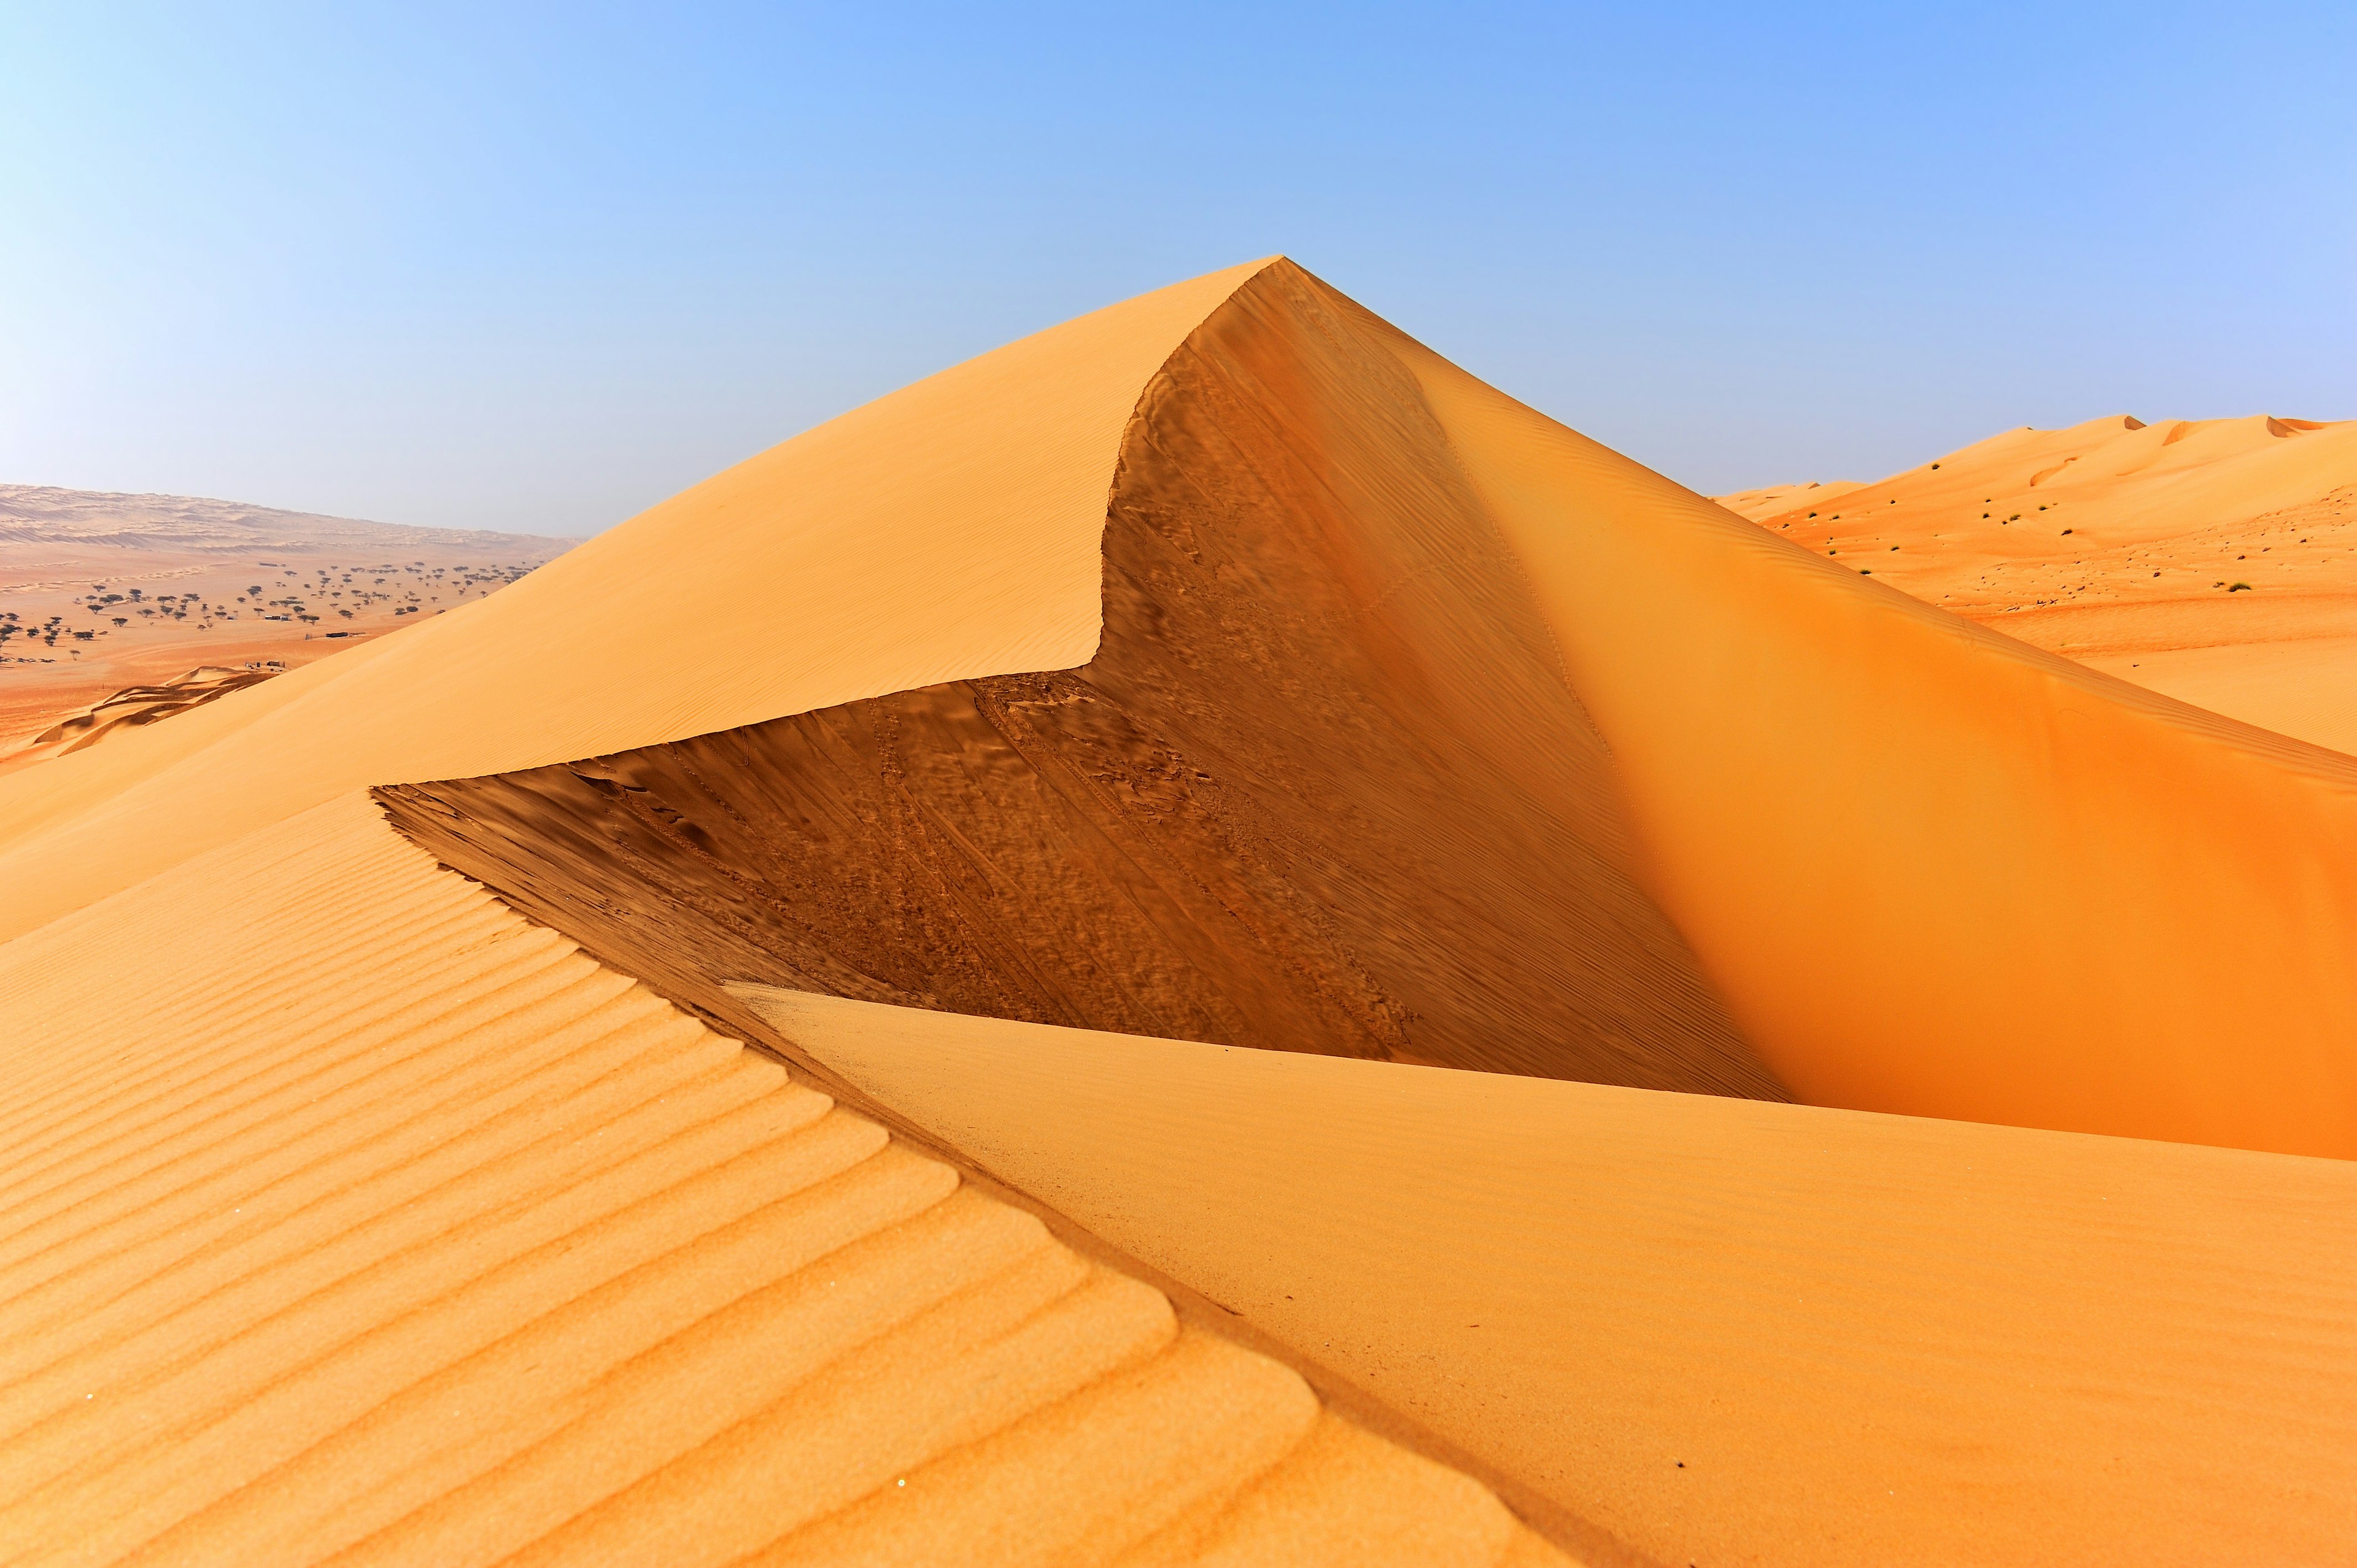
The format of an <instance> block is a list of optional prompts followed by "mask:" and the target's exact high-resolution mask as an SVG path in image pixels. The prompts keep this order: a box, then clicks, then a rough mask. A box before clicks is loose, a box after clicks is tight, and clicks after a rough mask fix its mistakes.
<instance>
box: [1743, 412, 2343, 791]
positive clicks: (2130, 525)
mask: <svg viewBox="0 0 2357 1568" xmlns="http://www.w3.org/2000/svg"><path fill="white" fill-rule="evenodd" d="M1779 489H1789V487H1780V488H1779ZM1775 494H1777V492H1776V491H1748V492H1745V493H1744V494H1743V495H1741V496H1728V497H1721V498H1720V500H1721V503H1722V504H1724V505H1728V506H1730V507H1732V509H1733V510H1736V511H1738V512H1740V513H1742V514H1743V515H1745V516H1747V517H1751V518H1755V519H1757V520H1759V521H1761V522H1762V524H1763V526H1765V527H1767V528H1769V529H1770V531H1771V532H1777V533H1780V534H1781V535H1783V536H1784V537H1786V538H1789V539H1792V541H1794V542H1797V543H1800V544H1801V545H1803V547H1805V548H1807V549H1810V550H1814V551H1817V552H1819V553H1826V554H1828V555H1829V556H1830V557H1832V558H1835V559H1838V560H1839V561H1840V562H1841V563H1842V564H1844V565H1848V566H1853V567H1856V568H1858V569H1861V570H1867V571H1871V572H1872V573H1873V574H1874V575H1875V576H1876V577H1877V578H1878V579H1881V580H1884V581H1887V582H1889V583H1890V584H1892V585H1895V586H1898V587H1900V588H1904V589H1906V590H1907V591H1908V592H1909V593H1910V594H1913V595H1915V596H1917V597H1919V598H1921V599H1924V600H1926V601H1928V602H1930V603H1932V604H1936V605H1939V606H1941V607H1943V608H1946V609H1951V610H1953V611H1955V612H1956V613H1957V614H1959V615H1962V616H1964V617H1966V618H1970V619H1973V620H1976V621H1979V622H1981V623H1982V624H1984V625H1988V626H1995V627H1996V628H1999V629H2001V630H2003V631H2005V632H2007V633H2008V634H2009V635H2011V636H2014V637H2018V638H2020V639H2023V640H2024V641H2026V642H2030V643H2034V644H2035V645H2037V646H2038V647H2040V648H2044V649H2048V650H2051V651H2054V652H2059V653H2066V654H2068V655H2070V656H2071V657H2072V658H2073V659H2077V660H2083V661H2084V662H2086V663H2089V664H2091V665H2093V666H2094V667H2095V668H2097V669H2100V670H2103V671H2107V672H2108V673H2111V674H2115V675H2118V676H2122V677H2123V678H2125V679H2127V680H2130V681H2134V682H2136V683H2138V684H2140V685H2144V686H2147V687H2150V688H2151V689H2152V690H2154V691H2157V692H2164V693H2168V694H2169V695H2170V696H2173V697H2178V698H2180V699H2183V700H2184V701H2187V702H2190V703H2197V704H2198V705H2201V706H2203V707H2209V708H2213V709H2215V710H2216V711H2218V712H2220V713H2222V714H2229V715H2231V716H2233V717H2234V718H2238V719H2242V720H2244V721H2245V722H2247V723H2251V724H2256V725H2262V726H2263V727H2266V728H2269V729H2276V730H2280V731H2282V732H2283V733H2285V734H2287V735H2294V736H2299V737H2300V738H2301V739H2303V740H2309V741H2314V742H2316V743H2318V744H2319V745H2324V746H2333V747H2335V748H2336V749H2339V750H2342V751H2357V704H2352V698H2351V695H2350V693H2351V690H2352V687H2351V682H2352V680H2357V421H2348V422H2342V423H2339V424H2319V423H2317V422H2315V421H2311V420H2301V419H2276V418H2272V417H2269V416H2267V415H2265V414H2259V415H2254V416H2252V417H2250V418H2247V419H2209V420H2182V419H2178V420H2159V421H2156V422H2154V423H2153V424H2144V423H2142V422H2141V421H2138V420H2136V419H2132V418H2127V417H2125V416H2118V415H2115V416H2113V417H2111V418H2106V419H2093V420H2089V421H2088V422H2086V423H2085V424H2077V425H2073V426H2071V427H2070V428H2068V429H2064V430H2031V429H2028V428H2024V429H2019V430H2009V431H2007V432H2005V433H2003V434H2002V435H1995V436H1992V437H1990V438H1989V439H1988V440H1986V441H1982V442H1978V443H1976V444H1975V445H1973V446H1967V447H1964V449H1962V450H1961V451H1956V452H1951V453H1948V454H1946V455H1945V456H1942V457H1940V458H1939V459H1937V460H1936V461H1934V462H1932V463H1926V464H1922V465H1920V466H1918V467H1913V468H1910V469H1908V470H1906V471H1905V472H1904V473H1900V474H1894V475H1892V476H1890V477H1889V478H1887V479H1883V480H1880V481H1878V482H1877V483H1874V484H1871V485H1865V486H1858V487H1855V488H1854V489H1850V490H1848V491H1846V492H1845V493H1842V494H1839V495H1825V494H1822V493H1809V494H1802V493H1794V494H1792V495H1791V496H1790V497H1789V498H1785V499H1782V502H1781V504H1773V503H1769V504H1761V503H1760V498H1763V497H1768V496H1771V495H1775Z"/></svg>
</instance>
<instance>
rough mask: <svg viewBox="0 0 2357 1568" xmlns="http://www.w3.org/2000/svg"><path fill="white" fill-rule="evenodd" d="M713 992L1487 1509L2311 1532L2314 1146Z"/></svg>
mask: <svg viewBox="0 0 2357 1568" xmlns="http://www.w3.org/2000/svg"><path fill="white" fill-rule="evenodd" d="M745 994H746V995H747V998H748V1001H750V1002H751V1003H753V1004H756V1005H758V1006H759V1008H760V1009H761V1010H762V1011H763V1012H764V1014H765V1015H767V1016H768V1017H769V1018H770V1020H771V1021H772V1023H773V1024H774V1026H776V1027H777V1028H778V1029H779V1030H780V1033H782V1034H784V1035H785V1036H789V1037H791V1039H793V1040H794V1041H796V1042H797V1043H798V1044H799V1046H800V1047H802V1049H803V1050H805V1051H808V1052H810V1053H811V1054H812V1055H813V1056H814V1057H816V1058H818V1059H819V1060H820V1061H822V1062H823V1063H825V1064H826V1065H827V1066H828V1067H829V1068H831V1069H834V1070H835V1071H837V1072H840V1073H842V1074H844V1075H845V1077H846V1078H847V1079H849V1081H851V1082H853V1083H856V1084H857V1085H859V1086H860V1087H862V1088H863V1089H865V1090H867V1091H868V1092H869V1093H871V1094H873V1095H874V1096H876V1098H877V1100H878V1101H881V1102H882V1103H884V1104H886V1105H888V1106H890V1107H891V1108H892V1109H893V1110H895V1111H897V1112H899V1113H900V1114H902V1115H905V1116H908V1117H910V1118H912V1119H914V1120H916V1121H917V1122H920V1123H921V1124H923V1125H924V1126H926V1127H927V1128H929V1129H930V1130H931V1132H932V1133H934V1134H935V1135H936V1136H938V1137H940V1138H942V1140H943V1141H944V1142H945V1143H946V1144H949V1145H950V1146H951V1147H952V1148H954V1149H956V1150H957V1151H959V1152H960V1154H962V1155H963V1156H964V1157H965V1158H967V1159H969V1160H971V1161H973V1162H974V1164H976V1165H978V1166H980V1167H981V1168H982V1169H984V1170H985V1171H987V1172H989V1173H991V1174H992V1175H994V1176H996V1177H997V1178H998V1179H1000V1180H1002V1181H1005V1182H1007V1183H1010V1184H1012V1185H1014V1186H1017V1187H1020V1188H1022V1189H1023V1190H1025V1191H1027V1192H1029V1193H1032V1194H1034V1195H1035V1196H1037V1197H1039V1198H1041V1199H1042V1200H1044V1201H1046V1202H1048V1203H1049V1204H1050V1205H1052V1206H1053V1207H1055V1208H1057V1209H1059V1210H1060V1212H1062V1213H1064V1214H1067V1215H1069V1216H1071V1217H1072V1218H1073V1219H1076V1220H1078V1221H1080V1222H1081V1223H1082V1224H1085V1225H1088V1226H1090V1227H1092V1229H1093V1230H1096V1231H1097V1233H1098V1234H1100V1235H1102V1236H1103V1237H1105V1238H1106V1239H1107V1240H1111V1241H1112V1242H1113V1243H1114V1244H1115V1245H1117V1246H1119V1247H1121V1248H1123V1249H1124V1250H1125V1251H1127V1252H1129V1253H1130V1254H1131V1255H1133V1256H1135V1257H1138V1258H1142V1259H1144V1260H1146V1261H1147V1262H1149V1263H1150V1264H1151V1265H1152V1266H1153V1267H1155V1268H1157V1269H1158V1270H1160V1271H1162V1272H1163V1273H1167V1274H1168V1275H1170V1276H1172V1277H1174V1278H1175V1279H1177V1280H1179V1281H1181V1282H1183V1283H1186V1284H1188V1285H1190V1286H1192V1287H1193V1288H1194V1289H1196V1290H1199V1291H1200V1292H1203V1293H1204V1294H1208V1295H1210V1296H1211V1297H1213V1298H1214V1299H1216V1300H1218V1301H1220V1302H1222V1303H1224V1304H1225V1305H1227V1306H1229V1307H1230V1308H1231V1309H1232V1310H1233V1311H1235V1312H1236V1313H1238V1314H1240V1315H1241V1316H1243V1319H1244V1320H1245V1321H1247V1322H1249V1323H1251V1324H1253V1325H1254V1326H1257V1327H1260V1328H1262V1329H1263V1330H1265V1332H1267V1333H1269V1334H1271V1335H1273V1336H1274V1337H1275V1338H1276V1339H1277V1340H1278V1341H1279V1342H1280V1343H1282V1344H1284V1345H1286V1346H1288V1347H1290V1348H1293V1349H1295V1350H1296V1351H1297V1352H1298V1353H1300V1354H1303V1355H1305V1356H1307V1357H1309V1358H1312V1359H1316V1360H1318V1362H1320V1363H1322V1364H1323V1366H1324V1367H1325V1369H1327V1370H1328V1371H1329V1373H1331V1374H1334V1375H1337V1376H1339V1377H1340V1378H1342V1379H1345V1380H1349V1381H1351V1382H1352V1383H1354V1384H1356V1385H1357V1386H1358V1387H1360V1388H1361V1389H1363V1390H1365V1391H1368V1392H1370V1393H1371V1394H1372V1396H1373V1397H1375V1398H1376V1399H1378V1400H1381V1401H1383V1402H1386V1403H1388V1404H1389V1405H1391V1406H1392V1407H1394V1408H1395V1409H1398V1410H1402V1411H1405V1412H1409V1413H1410V1414H1412V1415H1413V1416H1414V1417H1415V1419H1416V1420H1418V1421H1419V1422H1420V1423H1424V1425H1425V1426H1426V1428H1428V1429H1429V1430H1431V1431H1434V1432H1436V1433H1437V1434H1439V1435H1440V1436H1441V1437H1442V1438H1443V1439H1444V1440H1446V1441H1448V1443H1450V1444H1453V1445H1454V1446H1455V1447H1456V1448H1457V1449H1458V1450H1459V1451H1461V1452H1463V1453H1465V1454H1467V1455H1470V1456H1471V1458H1472V1459H1473V1460H1474V1461H1476V1462H1478V1463H1479V1464H1480V1465H1481V1466H1485V1467H1486V1469H1487V1470H1488V1471H1489V1472H1490V1473H1492V1474H1495V1475H1498V1476H1501V1477H1506V1478H1508V1479H1509V1480H1511V1482H1512V1483H1513V1484H1514V1485H1516V1486H1517V1487H1520V1488H1521V1489H1522V1490H1523V1492H1525V1493H1528V1494H1534V1495H1535V1500H1534V1501H1532V1502H1529V1503H1525V1502H1524V1501H1523V1499H1522V1498H1515V1501H1516V1504H1517V1507H1518V1508H1520V1509H1522V1510H1523V1512H1524V1515H1525V1517H1528V1518H1533V1519H1538V1518H1541V1517H1544V1507H1545V1505H1547V1504H1553V1505H1555V1506H1556V1507H1559V1508H1562V1509H1567V1510H1569V1511H1570V1512H1572V1513H1573V1514H1574V1515H1576V1516H1577V1517H1578V1518H1581V1519H1584V1520H1591V1521H1594V1523H1595V1524H1598V1525H1601V1526H1603V1527H1605V1528H1606V1529H1608V1530H1611V1531H1613V1532H1615V1533H1616V1534H1618V1535H1619V1536H1620V1538H1621V1539H1623V1540H1625V1541H1629V1542H1631V1543H1632V1544H1633V1545H1635V1546H1636V1547H1637V1548H1638V1549H1640V1550H1641V1551H1642V1552H1647V1553H1649V1554H1651V1555H1652V1556H1653V1557H1655V1558H1657V1559H1659V1560H1661V1561H1663V1562H1665V1563H1689V1562H1701V1563H1789V1564H1821V1565H1833V1564H1857V1565H1859V1568H1865V1565H1869V1564H1883V1563H1975V1564H1985V1565H1989V1568H1996V1565H2002V1564H2020V1565H2023V1568H2028V1565H2029V1564H2038V1563H2093V1562H2135V1563H2153V1564H2160V1563H2181V1564H2186V1565H2188V1568H2191V1565H2194V1564H2206V1563H2228V1562H2234V1563H2241V1562H2251V1563H2259V1562H2266V1563H2324V1562H2338V1561H2341V1560H2342V1559H2343V1558H2344V1557H2345V1555H2346V1553H2347V1551H2348V1548H2349V1542H2350V1539H2351V1537H2350V1521H2351V1515H2350V1498H2352V1496H2357V1165H2351V1164H2350V1163H2348V1162H2345V1161H2339V1160H2323V1159H2310V1158H2303V1157H2299V1156H2296V1155H2263V1154H2255V1153H2250V1152H2247V1151H2243V1150H2230V1149H2207V1148H2199V1147H2194V1146H2190V1145H2185V1144H2162V1143H2154V1142H2146V1141H2139V1140H2132V1139H2120V1138H2103V1137H2092V1136H2088V1135H2085V1134H2080V1133H2049V1132H2040V1131H2032V1130H2025V1129H2019V1128H2010V1127H1988V1126H1976V1125H1974V1124H1972V1123H1969V1122H1942V1121H1936V1120H1932V1119H1928V1118H1915V1117H1893V1116H1881V1115H1875V1114H1870V1113H1862V1112H1848V1111H1833V1110H1824V1109H1821V1108H1817V1107H1812V1106H1793V1105H1776V1104H1760V1103H1757V1102H1751V1101H1739V1100H1732V1099H1727V1098H1722V1097H1713V1096H1696V1095H1677V1094H1657V1093H1643V1092H1638V1091H1632V1090H1623V1089H1614V1088H1608V1087H1603V1086H1598V1085H1592V1084H1577V1083H1564V1082H1548V1081H1543V1080H1538V1079H1527V1078H1515V1077H1510V1076H1506V1075H1501V1074H1484V1073H1463V1072H1447V1071H1438V1070H1435V1069H1427V1068H1416V1067H1407V1066H1401V1065H1397V1064H1394V1063H1388V1062H1366V1061H1350V1060H1337V1059H1330V1058H1311V1057H1303V1056H1298V1055H1283V1054H1279V1053H1275V1052H1258V1051H1240V1050H1223V1049H1220V1048H1218V1047H1205V1046H1200V1045H1190V1044H1187V1043H1183V1042H1178V1041H1169V1040H1151V1039H1142V1038H1136V1037H1126V1036H1104V1035H1082V1034H1076V1033H1073V1032H1071V1031H1067V1030H1060V1029H1054V1028H1045V1027H1041V1026H1037V1025H1024V1024H1014V1023H1008V1022H1004V1021H1001V1020H996V1019H984V1018H972V1017H963V1016H958V1015H946V1014H939V1013H925V1012H918V1011H913V1010H909V1009H904V1008H894V1007H885V1006H878V1005H876V1004H866V1003H856V1002H846V1001H844V1000H841V999H838V998H833V997H822V996H813V995H807V994H796V993H783V992H776V991H767V992H764V991H759V990H755V989H748V990H747V992H746V993H745ZM1409 1348H1413V1352H1414V1353H1412V1354H1411V1353H1406V1352H1407V1351H1408V1350H1409ZM1510 1495H1511V1494H1510Z"/></svg>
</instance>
